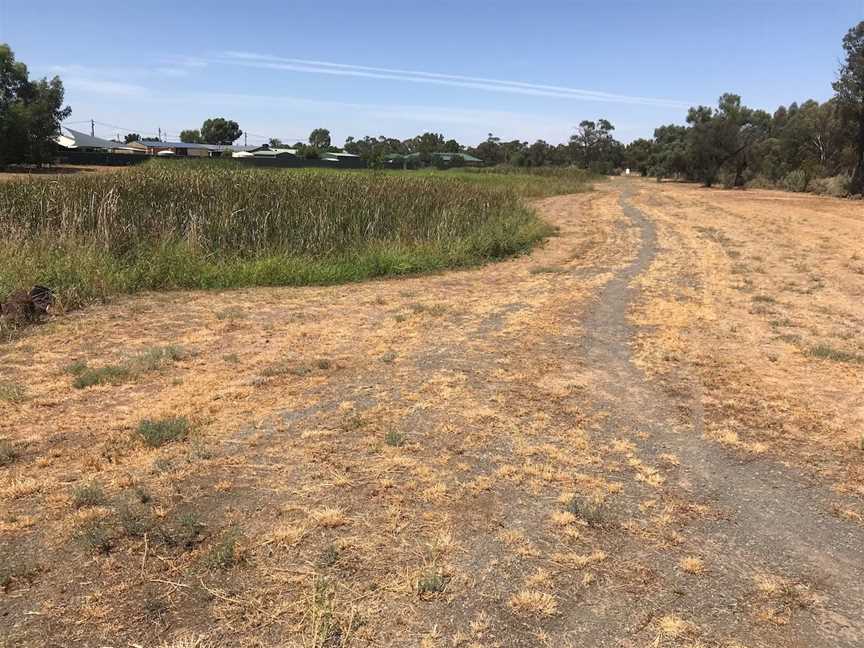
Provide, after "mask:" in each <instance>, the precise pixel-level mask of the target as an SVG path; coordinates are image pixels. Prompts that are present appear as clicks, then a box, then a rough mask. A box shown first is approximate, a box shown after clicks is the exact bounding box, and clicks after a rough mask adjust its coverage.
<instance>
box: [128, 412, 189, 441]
mask: <svg viewBox="0 0 864 648" xmlns="http://www.w3.org/2000/svg"><path fill="white" fill-rule="evenodd" d="M189 429H190V425H189V419H187V418H186V417H185V416H172V417H169V418H163V419H144V420H143V421H141V422H140V423H139V424H138V429H137V432H138V436H139V437H141V439H142V440H143V441H144V443H145V444H147V445H148V446H150V447H151V448H157V447H159V446H162V445H165V444H166V443H171V442H172V441H182V440H183V439H185V438H186V436H187V435H188V434H189Z"/></svg>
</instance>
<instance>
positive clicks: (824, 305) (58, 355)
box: [0, 180, 864, 647]
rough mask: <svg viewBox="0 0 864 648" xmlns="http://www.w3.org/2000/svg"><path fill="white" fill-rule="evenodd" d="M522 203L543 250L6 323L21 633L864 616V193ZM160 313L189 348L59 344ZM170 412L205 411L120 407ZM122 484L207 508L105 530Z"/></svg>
mask: <svg viewBox="0 0 864 648" xmlns="http://www.w3.org/2000/svg"><path fill="white" fill-rule="evenodd" d="M539 209H540V210H541V211H542V213H543V215H544V216H545V217H546V218H547V219H548V220H550V221H551V222H553V223H554V224H556V225H558V226H559V227H560V235H559V236H557V237H554V238H552V239H550V241H549V242H548V244H547V245H546V246H545V247H544V248H543V249H541V250H538V251H537V252H536V253H535V254H533V255H532V256H531V257H529V258H522V259H516V260H512V261H508V262H505V263H500V264H495V265H491V266H488V267H485V268H482V269H479V270H475V271H466V272H457V273H449V274H444V275H440V276H432V277H421V278H413V279H405V280H398V281H383V282H372V283H367V284H362V285H356V286H347V287H345V286H343V287H334V288H309V289H301V290H282V289H279V290H276V289H273V290H268V289H262V290H251V291H235V292H226V293H220V294H214V293H194V294H188V293H186V294H169V295H154V296H149V297H146V296H145V297H139V298H134V299H128V300H123V301H121V302H118V303H116V304H113V305H110V306H106V307H101V308H94V309H91V310H90V311H89V312H83V313H78V314H75V315H71V316H69V317H67V318H60V319H58V320H56V321H54V322H52V323H51V324H49V325H46V326H44V327H41V328H40V329H39V330H37V331H34V332H33V333H32V334H30V335H28V336H27V337H26V338H24V339H22V340H20V341H18V342H16V343H15V344H13V345H10V346H9V347H7V348H4V349H2V350H0V369H2V375H3V377H4V379H6V378H7V376H8V379H9V380H11V381H14V382H15V383H16V384H20V385H23V386H25V387H26V394H27V395H26V400H24V401H23V402H22V403H20V404H18V405H14V406H13V405H10V404H9V403H0V407H2V408H3V411H2V414H0V437H3V436H5V437H7V438H9V439H11V440H13V441H14V442H15V444H16V445H15V447H16V449H17V457H16V459H15V461H14V462H12V463H11V464H9V465H8V466H6V467H0V480H2V481H0V497H2V500H0V515H2V517H0V534H2V536H0V538H2V540H0V542H2V544H0V559H6V560H7V561H8V560H10V559H14V557H19V556H23V555H25V554H26V555H27V556H28V561H29V562H32V564H33V565H34V568H33V569H32V570H31V571H32V573H31V572H30V571H28V573H27V575H26V576H25V575H19V576H16V577H15V578H14V579H13V580H12V581H11V584H10V585H9V586H8V592H7V594H5V596H3V595H0V596H2V598H0V614H2V615H3V616H2V618H3V619H4V622H5V623H8V628H9V629H10V630H9V635H8V641H9V645H19V644H22V643H23V644H24V645H94V646H95V645H109V644H113V645H126V644H127V643H140V644H142V645H147V646H150V645H159V644H160V643H161V642H163V641H165V642H167V643H168V644H169V645H171V641H174V640H176V639H177V638H178V637H183V636H185V637H187V638H188V637H189V636H190V633H191V634H195V635H200V636H204V637H207V638H210V639H212V640H213V641H214V642H217V641H224V642H225V644H226V645H232V646H233V645H244V646H258V645H260V646H273V645H298V646H309V645H312V646H314V645H320V646H331V645H332V646H336V645H340V643H342V644H346V645H423V646H429V647H431V646H450V645H464V646H472V645H477V646H537V645H549V646H571V645H572V646H580V645H591V646H676V645H681V646H684V645H690V646H717V645H720V646H750V647H753V646H822V645H831V646H859V645H861V644H862V642H864V622H862V621H861V619H860V609H861V606H862V604H864V590H862V587H864V586H862V583H864V573H862V571H864V517H862V511H864V508H862V499H861V498H862V496H864V470H862V465H864V453H862V452H861V451H860V450H858V449H857V448H858V435H859V434H860V433H861V432H862V421H864V407H862V402H864V399H862V396H864V388H862V385H864V383H862V381H864V341H862V338H861V331H862V330H864V306H862V298H864V258H862V256H864V250H862V249H861V241H864V207H862V206H861V205H860V203H853V202H846V201H839V200H830V199H821V198H816V197H811V196H796V195H791V194H783V193H777V192H743V193H742V192H726V191H708V190H701V189H697V188H695V187H691V186H684V185H672V184H663V185H658V184H656V183H651V182H642V181H638V180H617V181H614V182H611V183H608V184H606V185H600V186H599V187H598V190H597V191H596V192H593V193H591V194H585V195H581V196H570V197H566V196H565V197H559V198H551V199H547V200H545V201H542V202H541V203H540V204H539ZM163 345H181V346H182V347H184V348H186V349H188V350H190V351H194V355H192V356H191V357H188V358H186V359H182V360H179V361H178V362H176V363H174V364H172V365H171V366H169V367H165V368H163V369H161V370H159V371H154V372H150V373H146V374H143V375H141V376H139V377H138V378H137V379H136V380H135V381H134V382H129V383H127V384H123V385H117V386H99V387H93V388H90V389H86V390H75V389H73V388H72V387H71V381H70V376H69V375H67V374H65V373H64V372H63V367H65V366H66V365H68V364H69V363H70V362H71V361H73V360H76V359H80V360H86V361H87V362H88V363H89V364H90V365H92V366H99V365H104V364H108V363H110V362H114V361H116V359H117V358H120V357H122V356H123V355H124V354H129V353H134V352H135V351H138V350H140V349H143V348H147V347H154V346H163ZM168 414H172V415H173V414H182V415H186V416H189V417H190V418H191V419H192V420H193V422H194V424H195V430H194V435H193V439H192V440H189V441H185V442H183V443H175V444H171V445H168V446H164V447H163V448H160V449H156V450H153V449H147V448H144V447H143V446H141V445H140V443H139V442H137V441H136V440H135V439H134V435H133V431H134V428H135V426H136V425H137V423H138V421H140V420H141V419H143V418H146V417H156V416H161V415H168ZM388 440H389V441H390V444H388V442H387V441H388ZM3 473H6V474H3ZM90 480H98V481H99V482H100V483H101V484H102V486H103V489H104V491H105V494H106V501H105V502H103V503H101V504H100V505H97V506H93V507H87V508H79V509H78V510H76V509H75V508H74V507H73V506H72V502H71V500H72V495H71V493H72V492H73V491H74V488H75V485H76V484H80V483H83V482H86V481H90ZM136 488H137V489H139V490H140V489H146V490H147V492H148V494H149V495H150V498H151V499H150V500H149V502H147V503H146V504H143V505H142V507H143V509H144V513H143V514H146V515H147V516H148V519H149V518H152V519H153V521H154V528H155V527H156V526H159V525H167V526H171V525H172V524H173V523H174V521H176V520H177V519H180V517H181V516H182V515H184V514H188V513H190V512H192V513H195V514H196V515H197V516H199V517H200V519H201V520H203V523H204V524H205V525H206V526H204V527H202V529H201V531H200V533H199V534H198V536H197V537H196V538H194V541H193V542H191V543H189V545H188V546H186V547H177V546H169V544H166V543H162V542H160V541H159V540H158V537H159V536H158V534H157V533H156V532H155V531H152V530H151V531H148V532H146V533H144V534H143V536H142V535H129V534H125V535H124V534H123V533H122V532H121V530H119V529H118V527H117V523H116V522H115V521H114V520H115V516H116V510H118V509H119V508H120V506H121V505H122V503H123V502H124V501H126V500H128V499H129V498H130V493H132V492H134V491H135V489H136ZM574 496H575V497H576V499H575V502H576V504H575V505H574V504H573V502H574ZM92 520H97V521H101V522H104V524H105V525H106V527H107V528H109V529H110V531H111V533H112V538H113V547H112V550H111V552H110V553H109V554H108V555H93V554H92V553H89V552H88V551H87V550H86V548H83V547H82V546H81V545H80V543H78V542H76V541H75V540H74V539H73V538H74V537H75V535H76V529H77V528H79V527H80V526H81V525H82V524H85V523H87V522H89V521H92ZM228 529H234V530H236V531H237V532H238V533H239V534H240V537H241V538H242V539H241V541H240V543H239V545H238V547H237V549H236V559H237V564H235V565H233V566H229V567H227V568H214V567H213V565H212V561H211V562H210V563H208V560H207V558H208V556H209V555H212V551H213V547H214V546H216V545H218V543H219V542H220V538H223V537H224V533H225V531H226V530H228ZM0 564H2V562H0ZM67 583H68V584H67ZM438 590H442V591H438ZM51 641H53V642H54V643H53V644H52V643H51ZM0 645H2V644H0ZM178 645H179V644H178Z"/></svg>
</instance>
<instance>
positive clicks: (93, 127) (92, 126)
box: [90, 119, 96, 137]
mask: <svg viewBox="0 0 864 648" xmlns="http://www.w3.org/2000/svg"><path fill="white" fill-rule="evenodd" d="M90 137H96V122H95V121H93V120H92V119H91V120H90Z"/></svg>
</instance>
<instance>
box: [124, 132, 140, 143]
mask: <svg viewBox="0 0 864 648" xmlns="http://www.w3.org/2000/svg"><path fill="white" fill-rule="evenodd" d="M123 141H124V142H125V143H126V144H128V143H129V142H140V141H141V135H140V134H139V133H126V136H125V137H124V138H123Z"/></svg>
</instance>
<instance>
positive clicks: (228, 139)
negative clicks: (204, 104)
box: [201, 117, 243, 144]
mask: <svg viewBox="0 0 864 648" xmlns="http://www.w3.org/2000/svg"><path fill="white" fill-rule="evenodd" d="M242 134H243V131H242V130H240V126H239V125H238V124H237V122H235V121H233V120H231V119H225V118H224V117H214V118H213V119H208V120H206V121H205V122H204V123H203V124H202V125H201V139H202V140H203V142H204V143H205V144H233V143H234V142H235V141H236V140H238V139H240V136H241V135H242Z"/></svg>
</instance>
